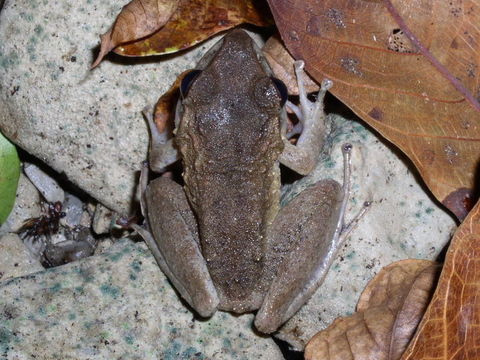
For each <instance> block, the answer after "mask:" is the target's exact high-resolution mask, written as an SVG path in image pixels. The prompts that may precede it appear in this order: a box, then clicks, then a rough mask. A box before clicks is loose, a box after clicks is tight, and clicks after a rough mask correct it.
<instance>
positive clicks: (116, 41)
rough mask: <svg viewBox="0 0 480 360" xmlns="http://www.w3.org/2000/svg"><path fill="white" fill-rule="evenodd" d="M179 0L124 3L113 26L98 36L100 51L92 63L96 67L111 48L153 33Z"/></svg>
mask: <svg viewBox="0 0 480 360" xmlns="http://www.w3.org/2000/svg"><path fill="white" fill-rule="evenodd" d="M180 3H181V0H132V2H130V3H129V4H127V5H125V6H124V7H123V9H122V11H121V12H120V14H119V15H118V16H117V19H116V20H115V22H114V24H113V26H112V27H111V28H110V30H108V31H107V32H106V33H105V34H103V35H101V36H100V39H101V44H100V52H99V54H98V56H97V59H96V60H95V61H94V63H93V64H92V68H94V67H96V66H97V65H98V64H100V62H101V61H102V59H103V58H104V57H105V55H107V54H108V53H109V52H110V51H111V50H112V49H113V48H115V47H116V46H118V45H120V44H124V43H127V42H130V41H134V40H138V39H140V38H143V37H146V36H147V35H150V34H153V33H154V32H155V31H157V30H158V29H160V28H161V27H162V26H164V25H165V24H166V22H167V21H168V19H170V17H171V16H172V15H173V13H174V12H175V10H176V9H177V7H178V6H179V4H180Z"/></svg>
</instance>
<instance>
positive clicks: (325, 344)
mask: <svg viewBox="0 0 480 360" xmlns="http://www.w3.org/2000/svg"><path fill="white" fill-rule="evenodd" d="M439 270H440V267H439V266H438V265H435V263H434V262H432V261H428V260H402V261H398V262H396V263H393V264H391V265H389V266H386V267H385V268H383V269H382V271H380V272H379V273H378V274H377V275H376V277H375V278H374V279H373V280H372V281H370V283H369V284H368V285H367V287H366V288H365V290H364V292H363V293H362V295H361V297H360V300H359V303H358V305H357V312H356V313H355V314H353V315H351V316H348V317H344V318H338V319H336V320H335V321H334V322H333V323H332V325H330V326H329V327H328V328H327V329H325V330H324V331H321V332H319V333H318V334H316V335H315V336H314V337H313V338H312V339H311V340H310V341H309V343H308V344H307V347H306V348H305V359H307V360H320V359H321V360H344V359H352V360H353V359H355V360H364V359H365V360H366V359H375V360H387V359H388V360H396V359H399V358H400V356H401V355H402V353H403V352H404V350H405V348H406V347H407V345H408V342H409V341H410V339H411V337H412V336H413V333H414V332H415V329H416V328H417V325H418V323H419V322H420V320H421V318H422V315H423V313H424V311H425V309H426V307H427V305H428V302H429V300H430V295H431V294H432V292H433V289H434V285H435V283H436V279H437V274H438V272H439Z"/></svg>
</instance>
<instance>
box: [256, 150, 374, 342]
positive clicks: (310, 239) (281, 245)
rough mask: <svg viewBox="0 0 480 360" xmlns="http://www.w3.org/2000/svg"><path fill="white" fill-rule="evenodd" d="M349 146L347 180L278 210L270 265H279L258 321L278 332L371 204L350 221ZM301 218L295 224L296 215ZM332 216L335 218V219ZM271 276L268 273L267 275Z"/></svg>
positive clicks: (318, 187) (319, 187)
mask: <svg viewBox="0 0 480 360" xmlns="http://www.w3.org/2000/svg"><path fill="white" fill-rule="evenodd" d="M350 149H351V146H350V145H344V146H343V153H344V164H345V172H344V177H345V178H344V184H343V187H341V186H340V184H338V183H337V182H336V181H334V180H331V179H328V180H322V181H319V182H318V183H316V184H315V185H313V186H312V187H310V188H308V189H306V190H305V191H303V192H302V193H300V194H299V195H298V196H297V197H296V198H295V199H293V200H292V201H291V202H290V203H289V204H287V205H286V206H285V207H284V208H283V209H282V210H281V211H280V212H279V214H278V215H277V217H276V218H275V220H274V223H273V225H272V227H271V231H270V232H269V233H268V244H269V251H267V254H269V256H270V257H271V258H270V259H269V261H268V263H269V264H272V263H273V264H274V265H273V266H275V264H277V265H278V266H277V269H275V270H274V269H273V267H272V268H270V269H269V268H267V270H266V271H267V272H268V271H271V272H275V273H276V275H275V276H274V279H273V281H272V285H271V286H270V288H269V290H268V292H267V295H266V296H265V299H264V302H263V304H262V306H261V308H260V310H259V311H258V313H257V316H256V318H255V326H256V327H257V329H258V330H260V331H261V332H264V333H271V332H274V331H275V330H276V329H277V328H278V327H279V326H280V325H281V324H283V323H284V322H285V321H287V320H288V319H289V318H290V317H291V316H293V315H294V314H295V313H296V312H297V311H298V309H300V307H301V306H302V305H303V304H304V303H305V302H306V301H307V300H308V299H309V298H310V297H311V296H312V295H313V293H314V292H315V291H316V289H317V288H318V287H319V286H320V284H321V283H322V282H323V280H324V278H325V276H326V274H327V272H328V270H329V268H330V266H331V264H332V262H333V260H334V259H335V257H336V255H337V252H338V250H339V249H340V248H341V247H342V246H343V243H344V240H345V238H346V235H348V233H349V232H350V231H351V230H352V229H353V227H354V225H355V224H356V223H357V222H358V220H359V219H360V218H361V216H363V214H364V213H365V211H366V206H368V205H369V203H368V204H367V203H366V205H365V206H364V208H363V209H362V210H361V211H360V213H359V214H358V215H357V216H356V217H355V218H354V219H353V220H352V221H351V222H350V223H349V224H348V225H345V223H344V219H343V216H344V213H345V209H346V206H347V202H348V197H349V191H350V189H349V188H350V181H349V175H350ZM293 216H296V217H297V218H298V219H296V220H295V221H294V223H295V224H292V222H293V221H292V217H293ZM332 220H333V221H332ZM266 276H267V277H268V274H267V275H266Z"/></svg>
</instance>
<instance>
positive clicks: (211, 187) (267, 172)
mask: <svg viewBox="0 0 480 360" xmlns="http://www.w3.org/2000/svg"><path fill="white" fill-rule="evenodd" d="M258 57H259V55H258V52H257V50H256V49H255V48H254V47H253V43H252V40H251V39H250V37H249V36H248V35H247V34H246V33H245V32H243V31H240V30H238V31H234V32H231V33H230V34H229V35H227V36H226V38H225V41H224V43H223V45H222V47H221V48H220V49H219V50H218V52H217V54H216V55H215V57H213V59H212V60H211V62H210V63H209V65H208V66H207V67H206V68H205V70H203V72H202V73H201V75H199V77H198V78H197V79H196V80H195V81H194V82H193V84H192V87H191V89H190V90H189V92H188V95H187V98H186V99H185V102H184V113H183V116H182V118H181V123H180V125H179V128H178V132H177V142H178V145H179V148H180V152H181V154H182V159H183V165H184V180H185V189H186V192H187V196H188V198H189V201H190V203H191V205H192V207H193V209H194V211H195V214H196V216H197V219H198V224H199V231H200V238H201V246H202V252H203V254H204V256H205V259H206V260H207V264H208V268H209V271H210V274H211V276H212V279H213V281H214V283H215V285H216V287H217V290H218V292H219V297H220V301H221V304H220V307H221V308H223V309H225V310H230V311H237V312H243V311H248V310H252V309H254V308H256V307H258V306H259V304H260V302H261V301H262V297H263V293H264V292H265V291H266V289H263V288H262V285H261V281H260V278H261V276H262V269H263V260H264V258H263V254H264V251H265V230H266V229H267V227H268V226H269V225H270V223H271V222H272V221H273V218H274V216H275V215H276V212H277V211H278V199H279V185H280V184H279V181H280V180H279V169H278V162H277V159H278V157H279V155H280V153H281V151H282V149H283V143H282V139H281V133H280V111H281V105H280V96H279V94H278V91H277V90H276V88H275V86H274V84H273V82H272V80H271V79H270V74H268V73H266V72H265V69H264V68H263V67H262V64H261V63H260V62H259V59H258Z"/></svg>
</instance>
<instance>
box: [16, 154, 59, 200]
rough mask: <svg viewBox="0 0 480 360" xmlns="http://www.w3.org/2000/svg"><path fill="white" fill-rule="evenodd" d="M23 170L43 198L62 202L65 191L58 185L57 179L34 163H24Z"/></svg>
mask: <svg viewBox="0 0 480 360" xmlns="http://www.w3.org/2000/svg"><path fill="white" fill-rule="evenodd" d="M23 172H24V173H25V175H27V176H28V178H29V179H30V181H31V182H32V183H33V184H34V185H35V187H36V188H37V189H38V191H40V193H41V194H42V196H43V197H44V199H45V200H47V201H48V202H51V203H55V202H57V201H59V202H61V203H63V202H64V200H65V192H64V191H63V189H62V188H61V187H60V186H59V185H58V182H57V180H55V179H54V178H52V177H51V176H50V175H48V174H47V173H46V172H45V171H43V170H42V169H40V168H39V167H38V166H37V165H35V164H30V163H24V164H23Z"/></svg>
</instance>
